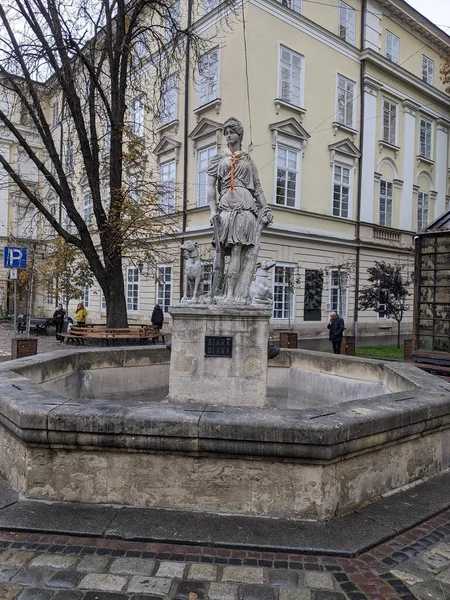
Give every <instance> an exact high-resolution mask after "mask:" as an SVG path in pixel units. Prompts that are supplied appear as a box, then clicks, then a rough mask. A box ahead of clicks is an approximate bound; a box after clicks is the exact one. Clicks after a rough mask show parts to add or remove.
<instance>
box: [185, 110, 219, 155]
mask: <svg viewBox="0 0 450 600" xmlns="http://www.w3.org/2000/svg"><path fill="white" fill-rule="evenodd" d="M222 130H223V124H222V123H218V122H217V121H213V120H212V119H207V118H206V117H204V118H203V119H200V121H199V122H198V123H197V125H196V126H195V127H194V129H193V130H192V131H191V133H190V134H189V138H190V139H191V140H192V142H193V144H194V151H195V150H196V149H197V148H198V147H203V146H210V145H212V144H216V146H217V149H220V146H221V144H222Z"/></svg>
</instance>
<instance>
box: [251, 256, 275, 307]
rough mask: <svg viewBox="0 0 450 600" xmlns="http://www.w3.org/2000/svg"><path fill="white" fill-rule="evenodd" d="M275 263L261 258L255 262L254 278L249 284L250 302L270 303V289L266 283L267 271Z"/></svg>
mask: <svg viewBox="0 0 450 600" xmlns="http://www.w3.org/2000/svg"><path fill="white" fill-rule="evenodd" d="M275 265H276V263H275V262H270V261H268V260H263V261H262V262H259V263H257V264H256V275H255V279H254V280H253V281H252V283H251V285H250V297H251V299H252V304H272V302H273V296H272V290H271V289H270V288H269V285H268V277H269V271H270V269H272V267H274V266H275Z"/></svg>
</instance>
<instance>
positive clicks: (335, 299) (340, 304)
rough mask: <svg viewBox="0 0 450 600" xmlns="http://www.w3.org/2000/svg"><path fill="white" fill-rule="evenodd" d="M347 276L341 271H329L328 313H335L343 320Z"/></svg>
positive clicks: (345, 307)
mask: <svg viewBox="0 0 450 600" xmlns="http://www.w3.org/2000/svg"><path fill="white" fill-rule="evenodd" d="M347 282H348V275H347V271H344V270H342V269H331V271H330V311H334V312H337V313H338V315H339V316H340V317H342V318H343V319H346V318H347V298H348V285H347Z"/></svg>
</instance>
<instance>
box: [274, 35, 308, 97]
mask: <svg viewBox="0 0 450 600" xmlns="http://www.w3.org/2000/svg"><path fill="white" fill-rule="evenodd" d="M302 61H303V56H301V55H300V54H297V53H296V52H293V51H292V50H289V49H288V48H285V47H284V46H280V65H279V90H278V95H279V98H280V100H284V101H285V102H289V104H293V105H294V106H301V79H302Z"/></svg>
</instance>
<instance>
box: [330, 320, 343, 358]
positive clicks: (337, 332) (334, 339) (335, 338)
mask: <svg viewBox="0 0 450 600" xmlns="http://www.w3.org/2000/svg"><path fill="white" fill-rule="evenodd" d="M327 327H328V329H329V330H330V335H329V338H330V342H331V343H332V344H333V352H334V353H335V354H340V353H341V342H342V336H343V334H344V330H345V323H344V319H341V317H340V316H339V315H338V314H337V312H335V311H333V312H332V313H331V314H330V322H329V323H328V325H327Z"/></svg>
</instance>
